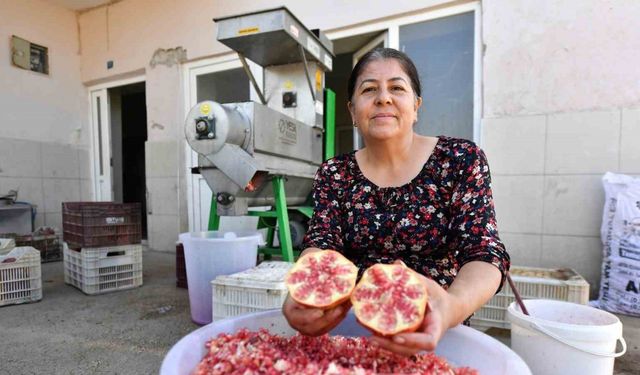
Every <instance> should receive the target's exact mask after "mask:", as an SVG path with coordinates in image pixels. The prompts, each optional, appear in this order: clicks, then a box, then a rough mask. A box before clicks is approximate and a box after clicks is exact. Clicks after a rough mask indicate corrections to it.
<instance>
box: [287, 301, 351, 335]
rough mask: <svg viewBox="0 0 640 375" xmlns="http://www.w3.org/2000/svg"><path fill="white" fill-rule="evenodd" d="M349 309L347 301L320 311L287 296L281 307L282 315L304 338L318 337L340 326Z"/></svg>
mask: <svg viewBox="0 0 640 375" xmlns="http://www.w3.org/2000/svg"><path fill="white" fill-rule="evenodd" d="M350 308H351V302H350V301H349V300H347V301H346V302H344V303H342V304H340V305H338V306H336V307H333V308H330V309H327V310H321V309H316V308H313V307H307V306H304V305H301V304H299V303H298V302H296V301H294V300H293V299H292V298H291V297H290V296H287V299H286V300H285V301H284V304H283V305H282V313H283V314H284V316H285V318H286V319H287V322H289V325H290V326H291V327H292V328H294V329H295V330H296V331H298V332H300V333H301V334H303V335H305V336H320V335H323V334H325V333H327V332H329V331H331V330H332V329H333V328H334V327H335V326H337V325H338V324H340V322H341V321H342V320H343V319H344V317H345V316H346V315H347V313H348V312H349V309H350Z"/></svg>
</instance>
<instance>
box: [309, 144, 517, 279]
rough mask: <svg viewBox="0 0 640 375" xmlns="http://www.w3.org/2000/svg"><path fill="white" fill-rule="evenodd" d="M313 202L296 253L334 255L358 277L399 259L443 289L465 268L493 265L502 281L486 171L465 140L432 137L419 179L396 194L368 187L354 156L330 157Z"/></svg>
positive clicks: (505, 260) (504, 262)
mask: <svg viewBox="0 0 640 375" xmlns="http://www.w3.org/2000/svg"><path fill="white" fill-rule="evenodd" d="M313 200H314V205H315V207H314V215H313V217H312V219H311V220H310V221H309V230H308V231H307V234H306V236H305V239H304V244H303V246H304V248H306V247H317V248H320V249H334V250H337V251H340V252H341V253H343V254H344V255H345V256H346V257H347V258H349V259H350V260H351V261H353V262H354V263H355V264H356V266H358V267H359V268H360V271H361V272H363V271H364V269H366V268H367V267H369V266H371V265H373V264H376V263H391V262H393V261H394V260H396V259H400V260H402V261H403V262H404V263H405V264H407V265H408V266H409V267H411V268H412V269H414V270H416V271H418V272H420V273H422V274H423V275H425V276H428V277H430V278H431V279H433V280H435V281H437V282H439V283H440V285H442V286H443V287H444V288H447V287H448V286H449V285H451V283H452V282H453V280H454V278H455V277H456V274H457V272H458V270H459V269H460V267H462V266H463V265H464V264H465V263H468V262H471V261H483V262H488V263H491V264H493V265H495V266H496V267H498V269H499V270H500V272H501V273H502V276H503V281H504V277H505V273H506V271H507V270H508V269H509V265H510V260H509V255H508V254H507V252H506V250H505V248H504V245H503V244H502V242H501V241H500V238H499V237H498V230H497V227H496V220H495V212H494V207H493V198H492V195H491V177H490V175H489V166H488V164H487V160H486V157H485V155H484V153H483V151H482V150H481V149H480V148H479V147H478V146H476V145H475V144H474V143H473V142H471V141H467V140H463V139H456V138H450V137H445V136H440V137H438V142H437V144H436V147H435V149H434V150H433V152H432V154H431V156H430V157H429V159H428V160H427V162H426V163H425V165H424V167H423V168H422V170H421V171H420V173H419V174H418V175H417V176H416V177H415V178H414V179H413V180H412V181H411V182H409V183H407V184H405V185H402V186H399V187H378V186H377V185H375V184H374V183H372V182H371V181H369V180H368V179H367V178H366V177H365V176H364V175H363V174H362V172H361V171H360V168H359V167H358V164H357V162H356V158H355V151H354V152H351V153H348V154H344V155H340V156H337V157H334V158H332V159H329V160H327V161H326V162H324V163H323V164H322V165H321V166H320V168H319V169H318V172H317V174H316V177H315V180H314V187H313Z"/></svg>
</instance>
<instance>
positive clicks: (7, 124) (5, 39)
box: [0, 0, 89, 146]
mask: <svg viewBox="0 0 640 375" xmlns="http://www.w3.org/2000/svg"><path fill="white" fill-rule="evenodd" d="M11 35H16V36H19V37H21V38H23V39H27V40H29V41H31V42H33V43H36V44H39V45H42V46H45V47H48V48H49V75H48V76H47V75H42V74H39V73H34V72H30V71H26V70H22V69H19V68H16V67H14V66H13V65H11V56H10V54H11V50H10V39H11ZM0 114H1V116H2V122H1V123H0V129H1V134H0V136H2V137H7V138H17V139H29V140H37V141H46V142H57V143H67V144H77V145H85V146H86V145H88V144H89V134H88V127H87V119H88V109H87V94H86V90H85V88H84V87H83V85H82V81H81V78H80V56H79V54H78V28H77V24H76V16H75V13H73V12H71V11H68V10H65V9H62V8H59V7H55V6H52V5H49V4H48V3H47V2H44V1H38V0H3V1H1V2H0Z"/></svg>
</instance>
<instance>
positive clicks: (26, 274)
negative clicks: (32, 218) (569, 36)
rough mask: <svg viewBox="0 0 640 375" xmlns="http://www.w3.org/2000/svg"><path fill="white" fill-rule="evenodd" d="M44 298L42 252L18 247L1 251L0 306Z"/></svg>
mask: <svg viewBox="0 0 640 375" xmlns="http://www.w3.org/2000/svg"><path fill="white" fill-rule="evenodd" d="M41 299H42V271H41V267H40V252H39V251H38V250H36V249H34V248H33V247H16V248H12V249H9V250H7V252H5V251H3V252H1V253H0V306H5V305H14V304H18V303H28V302H35V301H39V300H41Z"/></svg>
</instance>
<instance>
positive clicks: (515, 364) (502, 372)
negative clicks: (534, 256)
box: [160, 310, 531, 375]
mask: <svg viewBox="0 0 640 375" xmlns="http://www.w3.org/2000/svg"><path fill="white" fill-rule="evenodd" d="M262 327H264V328H267V329H269V331H271V332H272V333H275V334H281V335H291V334H293V333H294V331H293V329H291V328H290V327H289V325H288V324H287V322H286V320H285V318H284V316H283V315H282V313H281V312H280V310H270V311H264V312H257V313H253V314H246V315H241V316H238V317H235V318H229V319H225V320H220V321H216V322H214V323H212V324H209V325H207V326H205V327H202V328H200V329H197V330H195V331H193V332H191V333H190V334H188V335H187V336H185V337H184V338H182V339H181V340H180V341H178V343H177V344H175V345H174V346H173V348H171V350H170V351H169V353H168V354H167V355H166V357H165V358H164V361H163V362H162V367H161V368H160V374H161V375H183V374H185V375H186V374H190V373H191V371H193V369H194V368H195V367H196V365H197V364H198V363H199V362H200V361H201V360H202V358H203V357H204V355H205V353H206V350H205V347H204V345H205V342H207V341H208V340H209V339H211V338H213V337H216V336H217V335H218V334H219V333H223V332H227V333H231V332H235V331H237V330H239V329H240V328H248V329H250V330H257V329H259V328H262ZM331 333H332V334H335V335H344V336H369V335H370V333H369V331H367V330H365V329H364V328H363V327H362V326H361V325H360V324H358V322H357V321H356V319H355V316H354V315H353V313H352V312H350V313H349V314H348V315H347V317H346V318H345V320H344V321H343V322H342V323H340V325H339V326H337V327H336V328H335V329H334V330H333V331H331ZM436 354H437V355H440V356H443V357H445V358H446V359H447V360H448V361H449V363H451V364H453V365H454V366H469V367H473V368H475V369H477V370H478V371H479V372H480V374H491V375H530V374H531V371H529V368H528V367H527V365H526V364H525V363H524V361H523V360H522V359H521V358H520V357H518V355H517V354H516V353H514V352H513V351H512V350H511V349H509V348H508V347H507V346H505V345H503V344H502V343H500V342H499V341H497V340H496V339H494V338H492V337H490V336H487V335H485V334H484V333H482V332H479V331H476V330H475V329H473V328H469V327H465V326H458V327H455V328H452V329H450V330H448V331H447V333H446V334H445V335H444V337H443V338H442V340H440V343H439V344H438V347H437V349H436Z"/></svg>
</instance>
